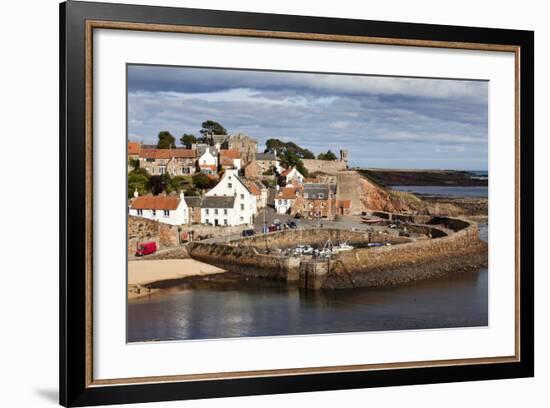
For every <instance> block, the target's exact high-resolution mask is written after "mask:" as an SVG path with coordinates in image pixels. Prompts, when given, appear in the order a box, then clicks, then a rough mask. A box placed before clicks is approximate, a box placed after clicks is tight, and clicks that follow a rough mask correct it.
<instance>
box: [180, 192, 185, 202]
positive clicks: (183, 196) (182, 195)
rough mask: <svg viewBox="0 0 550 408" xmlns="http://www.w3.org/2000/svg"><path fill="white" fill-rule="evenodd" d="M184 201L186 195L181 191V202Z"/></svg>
mask: <svg viewBox="0 0 550 408" xmlns="http://www.w3.org/2000/svg"><path fill="white" fill-rule="evenodd" d="M184 199H185V194H184V192H183V190H182V191H180V200H184Z"/></svg>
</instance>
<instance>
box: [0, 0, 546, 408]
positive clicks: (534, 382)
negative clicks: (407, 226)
mask: <svg viewBox="0 0 550 408" xmlns="http://www.w3.org/2000/svg"><path fill="white" fill-rule="evenodd" d="M131 2H133V3H138V2H139V1H138V0H133V1H131ZM57 3H58V2H57V1H53V0H28V1H26V2H5V3H4V4H3V5H2V8H1V11H2V15H4V16H7V17H9V18H5V19H4V20H3V22H2V24H1V25H0V38H2V64H1V66H0V70H1V71H0V72H1V75H0V87H1V89H2V93H1V94H0V101H1V104H2V107H3V108H4V111H5V112H8V113H9V114H5V115H3V116H2V120H1V121H0V131H1V133H0V134H2V135H3V138H2V143H3V146H2V149H3V151H4V149H5V151H15V150H16V149H21V146H22V144H26V145H27V146H26V149H25V154H26V157H25V159H26V161H27V160H28V161H29V162H31V163H33V166H20V159H19V158H18V157H17V156H14V155H8V156H6V157H5V158H4V160H3V161H2V170H3V173H4V174H7V173H8V170H9V171H10V173H11V169H13V168H17V169H19V171H18V173H17V174H18V177H7V178H6V179H5V180H4V184H3V190H2V191H3V197H4V194H9V196H11V197H14V196H30V195H32V197H33V198H32V199H28V200H18V203H19V204H18V205H19V207H18V211H20V213H22V214H37V215H38V216H39V217H37V218H36V219H35V218H34V217H33V218H31V219H30V221H29V222H28V224H27V225H24V224H22V218H20V217H5V218H4V219H3V223H2V232H3V233H2V234H0V244H1V247H2V248H9V250H8V251H5V252H4V253H3V254H2V257H0V270H1V271H2V272H3V273H2V278H3V280H2V287H3V290H2V296H0V310H2V311H3V313H2V318H3V327H4V328H9V330H8V333H4V335H3V336H2V344H1V347H0V361H1V362H2V364H1V368H0V375H1V377H0V380H1V381H2V383H3V384H6V385H7V386H6V387H4V388H3V392H2V397H1V399H2V405H3V406H8V407H24V406H26V407H35V408H40V407H46V406H49V407H55V406H57V403H56V401H57V378H58V374H57V373H58V369H57V367H58V354H57V353H58V348H57V347H58V316H57V313H58V276H57V273H58V254H57V238H56V237H57V234H58V200H57V197H58V185H57V174H58V166H57V159H58V143H57V135H58V116H57V115H58V106H57V100H58V88H57V87H58V81H57V77H58V58H57V55H58V26H57V22H58V8H57ZM146 3H150V4H164V5H180V6H187V7H202V8H212V9H228V8H232V9H234V10H244V11H263V12H274V13H283V14H303V15H319V16H334V17H350V18H363V19H376V20H393V21H410V22H425V23H441V24H457V25H472V26H491V27H504V28H519V29H534V30H535V31H536V71H537V72H538V73H539V75H538V77H537V78H536V80H537V93H536V99H537V100H536V103H535V106H536V110H537V112H536V113H537V114H536V118H537V121H536V123H535V129H536V133H537V134H538V135H539V136H538V138H537V149H536V155H537V159H536V164H537V168H536V175H537V176H536V181H537V188H538V190H537V191H538V192H537V209H539V208H540V209H541V210H542V209H543V208H544V206H546V204H547V203H548V202H550V193H549V191H548V187H547V182H546V180H545V177H547V174H549V172H550V168H549V161H548V160H547V158H546V155H547V152H548V151H549V150H550V141H549V140H548V138H546V137H545V135H548V134H550V126H549V122H548V115H547V110H548V103H547V101H546V92H547V91H548V90H550V77H549V76H548V75H547V73H548V72H550V53H549V52H548V45H549V43H550V26H549V25H548V22H547V19H548V11H547V10H546V7H545V6H546V4H545V2H542V1H534V0H524V1H522V2H517V1H504V0H503V1H494V0H493V1H486V2H481V1H478V0H476V1H473V0H464V1H462V2H459V3H457V2H452V3H449V2H441V1H437V0H429V1H420V0H418V1H408V0H394V1H392V2H358V1H355V0H341V1H337V2H335V1H325V2H320V1H318V0H317V1H315V0H314V1H306V0H303V1H300V2H298V1H295V0H278V1H269V2H258V1H252V0H246V1H245V0H233V1H231V2H227V1H224V0H192V1H184V0H172V1H153V0H149V1H146ZM37 169H38V170H37ZM37 171H39V174H40V175H41V176H40V180H41V181H40V182H37V180H38V179H37ZM21 180H34V182H32V183H26V182H25V183H24V182H21ZM36 197H43V198H44V199H41V200H40V201H37V200H36ZM37 202H39V205H37ZM8 206H10V208H8ZM0 210H1V212H2V214H6V213H9V212H10V211H11V200H0ZM23 222H24V221H23ZM548 230H550V219H549V218H548V217H543V216H540V217H538V225H537V241H536V253H537V257H536V265H537V274H536V282H537V286H536V292H537V293H536V296H535V298H536V307H537V314H536V324H537V332H536V345H537V349H536V356H537V371H536V374H537V377H536V378H535V379H525V380H503V381H485V382H473V383H461V384H437V385H422V386H409V387H391V388H378V389H367V390H354V391H337V392H323V393H304V394H291V395H276V396H262V397H243V398H230V399H227V398H226V399H217V400H203V401H191V402H168V403H159V404H147V405H145V404H137V405H134V406H135V407H136V408H137V407H143V408H153V407H159V408H162V407H166V408H168V407H202V408H206V407H227V408H237V407H238V408H249V407H250V408H252V407H257V406H262V407H263V408H271V407H273V408H275V407H276V408H279V407H281V406H286V407H308V406H316V407H319V408H321V407H334V406H342V405H344V404H345V405H350V406H365V405H369V406H373V407H378V406H386V407H423V408H431V407H438V408H439V407H442V406H444V407H446V408H454V407H456V408H464V407H468V406H471V407H478V406H479V407H499V408H503V407H519V406H525V407H544V406H546V405H547V404H548V392H547V386H548V384H549V383H550V361H549V360H550V351H549V348H548V346H547V345H548V344H550V329H549V325H548V311H549V310H550V297H549V296H547V295H546V292H547V288H548V287H550V275H549V274H548V273H546V272H547V271H548V269H549V268H548V261H547V259H548V258H547V257H546V256H545V254H546V252H547V250H546V243H545V241H546V240H545V236H543V233H544V232H545V231H548ZM37 231H40V232H42V233H44V232H45V233H46V234H48V237H49V239H48V245H43V241H42V240H40V243H41V244H40V245H38V244H37V242H36V239H32V237H34V236H36V235H37Z"/></svg>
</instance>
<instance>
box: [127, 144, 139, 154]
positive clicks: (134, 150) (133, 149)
mask: <svg viewBox="0 0 550 408" xmlns="http://www.w3.org/2000/svg"><path fill="white" fill-rule="evenodd" d="M140 150H141V142H128V154H129V155H135V154H139V152H140Z"/></svg>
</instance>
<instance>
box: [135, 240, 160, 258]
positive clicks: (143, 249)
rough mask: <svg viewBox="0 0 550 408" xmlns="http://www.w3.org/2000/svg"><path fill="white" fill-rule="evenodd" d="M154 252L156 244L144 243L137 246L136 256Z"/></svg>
mask: <svg viewBox="0 0 550 408" xmlns="http://www.w3.org/2000/svg"><path fill="white" fill-rule="evenodd" d="M155 252H157V243H156V242H144V243H142V244H139V245H138V247H137V250H136V256H144V255H149V254H154V253H155Z"/></svg>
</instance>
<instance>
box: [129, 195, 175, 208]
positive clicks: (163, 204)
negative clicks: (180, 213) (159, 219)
mask: <svg viewBox="0 0 550 408" xmlns="http://www.w3.org/2000/svg"><path fill="white" fill-rule="evenodd" d="M179 204H180V199H179V197H168V196H151V195H147V196H140V197H137V198H136V199H134V201H132V209H134V210H175V209H176V208H178V205H179Z"/></svg>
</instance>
